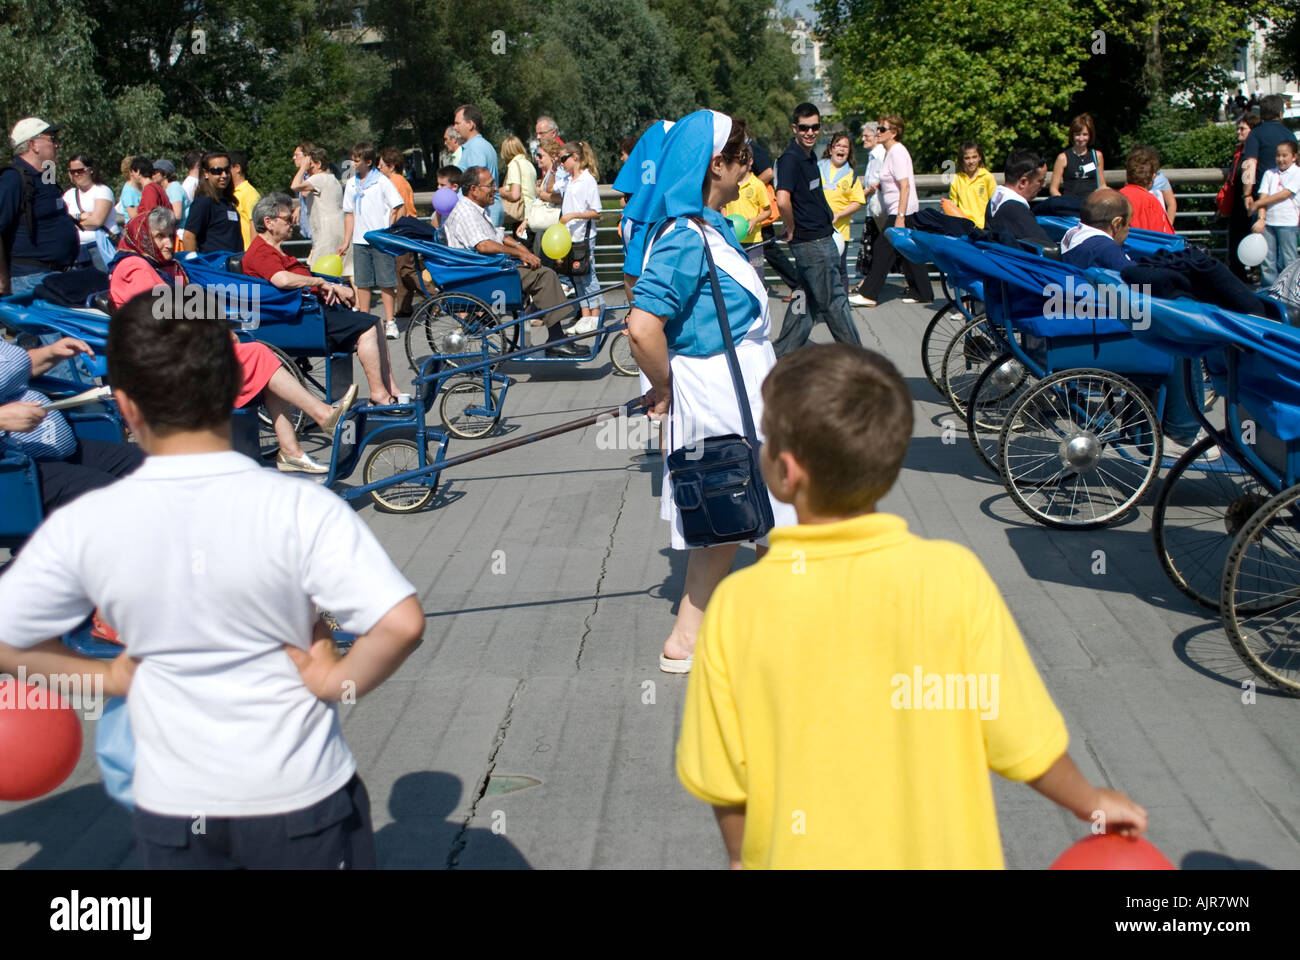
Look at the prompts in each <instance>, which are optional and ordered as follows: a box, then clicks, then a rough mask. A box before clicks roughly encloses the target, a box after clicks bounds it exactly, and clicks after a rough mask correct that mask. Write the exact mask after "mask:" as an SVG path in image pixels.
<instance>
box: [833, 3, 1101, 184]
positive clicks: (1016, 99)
mask: <svg viewBox="0 0 1300 960" xmlns="http://www.w3.org/2000/svg"><path fill="white" fill-rule="evenodd" d="M818 12H819V14H820V22H819V27H820V29H821V32H822V35H823V37H824V38H825V41H826V42H827V43H828V44H829V46H830V50H831V52H832V55H833V56H834V57H835V58H836V60H837V61H838V69H837V71H836V73H835V77H836V80H837V82H838V88H837V89H834V90H833V93H834V97H835V101H836V105H837V106H838V107H839V108H840V110H841V112H843V113H854V112H856V113H862V114H868V115H870V116H871V117H878V116H880V115H881V114H885V113H896V114H899V115H900V116H902V117H903V120H904V124H905V132H904V142H905V143H906V144H907V146H908V150H909V152H910V153H911V154H912V158H913V161H914V163H915V164H916V166H917V168H918V170H929V171H935V170H938V169H940V167H941V165H942V164H943V162H944V161H945V160H948V159H950V158H951V157H952V155H953V154H954V153H955V152H956V148H957V146H958V144H959V143H960V141H962V140H965V139H967V138H972V139H975V140H978V141H979V143H980V144H981V146H982V147H983V148H984V152H985V154H986V155H987V156H988V157H989V160H990V162H994V163H1000V162H1001V158H1002V156H1004V155H1005V154H1006V152H1007V151H1008V150H1009V149H1010V148H1011V147H1013V146H1033V147H1039V148H1042V149H1046V148H1048V147H1049V146H1051V147H1055V145H1056V144H1057V143H1059V142H1062V141H1063V138H1064V133H1065V126H1064V124H1063V123H1062V120H1063V119H1065V118H1064V114H1065V111H1066V109H1067V107H1068V105H1069V102H1070V97H1071V96H1072V95H1073V94H1074V93H1075V92H1076V91H1077V90H1079V89H1080V88H1081V86H1082V82H1081V81H1080V79H1079V64H1080V63H1081V62H1082V61H1083V60H1084V59H1085V58H1086V57H1087V56H1088V39H1089V30H1088V20H1087V16H1086V13H1085V11H1084V10H1083V9H1082V8H1080V7H1079V6H1078V5H1077V4H1076V3H1073V2H1071V0H1042V2H1030V0H970V2H968V3H966V4H960V5H957V4H951V3H948V2H946V0H918V2H915V3H911V4H893V3H888V2H885V0H820V2H819V3H818Z"/></svg>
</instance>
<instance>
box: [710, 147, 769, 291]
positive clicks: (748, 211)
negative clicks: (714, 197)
mask: <svg viewBox="0 0 1300 960" xmlns="http://www.w3.org/2000/svg"><path fill="white" fill-rule="evenodd" d="M770 209H771V207H770V206H769V205H768V199H767V185H766V184H764V183H763V181H762V180H760V179H758V177H756V176H754V171H753V170H750V171H749V174H748V175H747V176H746V177H745V179H744V180H742V181H741V182H740V196H739V197H737V198H736V199H735V200H732V201H731V203H729V204H727V205H726V206H725V207H723V208H722V215H723V216H724V217H731V216H732V215H734V214H739V215H740V216H742V217H744V218H745V220H746V221H747V222H748V224H749V229H747V230H746V231H745V235H744V237H742V238H741V240H740V243H741V246H743V247H744V248H745V254H746V256H748V257H749V262H750V263H751V264H752V265H753V267H754V269H755V270H756V271H758V275H759V277H760V278H761V277H762V276H763V227H762V224H763V221H764V220H765V219H767V215H768V212H769V211H770Z"/></svg>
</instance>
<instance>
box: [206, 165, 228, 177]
mask: <svg viewBox="0 0 1300 960" xmlns="http://www.w3.org/2000/svg"><path fill="white" fill-rule="evenodd" d="M229 172H230V168H229V167H208V173H210V174H212V176H214V177H219V176H221V175H222V174H223V173H229Z"/></svg>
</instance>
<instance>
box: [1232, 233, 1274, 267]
mask: <svg viewBox="0 0 1300 960" xmlns="http://www.w3.org/2000/svg"><path fill="white" fill-rule="evenodd" d="M1266 256H1268V242H1267V241H1266V240H1265V239H1264V235H1263V234H1262V233H1248V234H1246V236H1244V237H1242V239H1241V243H1239V244H1237V259H1238V260H1240V261H1241V263H1242V266H1246V267H1255V266H1258V265H1259V264H1261V263H1263V262H1264V258H1265V257H1266Z"/></svg>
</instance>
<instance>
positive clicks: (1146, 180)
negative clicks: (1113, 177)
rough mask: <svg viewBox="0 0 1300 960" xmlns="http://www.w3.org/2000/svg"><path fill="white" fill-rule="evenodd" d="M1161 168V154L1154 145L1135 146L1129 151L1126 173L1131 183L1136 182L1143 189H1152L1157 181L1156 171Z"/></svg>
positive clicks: (1125, 166)
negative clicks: (1152, 185)
mask: <svg viewBox="0 0 1300 960" xmlns="http://www.w3.org/2000/svg"><path fill="white" fill-rule="evenodd" d="M1159 169H1160V154H1158V153H1156V151H1155V149H1154V148H1153V147H1134V148H1133V149H1132V150H1130V151H1129V152H1128V159H1127V160H1126V161H1125V162H1124V175H1125V179H1127V180H1128V182H1129V183H1135V184H1137V185H1138V186H1139V187H1141V188H1142V189H1143V190H1150V189H1151V184H1152V183H1154V182H1155V179H1156V171H1157V170H1159Z"/></svg>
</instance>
